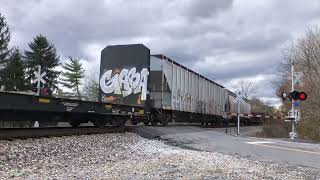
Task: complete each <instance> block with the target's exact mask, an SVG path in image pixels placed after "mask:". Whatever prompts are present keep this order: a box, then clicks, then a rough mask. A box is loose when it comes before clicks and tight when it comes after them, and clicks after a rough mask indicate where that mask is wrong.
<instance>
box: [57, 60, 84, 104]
mask: <svg viewBox="0 0 320 180" xmlns="http://www.w3.org/2000/svg"><path fill="white" fill-rule="evenodd" d="M69 60H70V62H69V63H65V65H63V66H62V67H63V69H64V72H62V76H63V78H61V84H62V85H63V86H64V87H66V88H69V89H72V90H74V91H76V93H77V94H76V95H77V96H78V97H79V99H81V95H80V90H79V86H80V85H81V79H82V78H83V77H84V72H85V71H84V69H83V68H82V64H81V63H80V60H79V59H77V58H72V57H69Z"/></svg>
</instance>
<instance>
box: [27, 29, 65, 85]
mask: <svg viewBox="0 0 320 180" xmlns="http://www.w3.org/2000/svg"><path fill="white" fill-rule="evenodd" d="M29 47H30V51H25V58H26V68H27V72H26V75H27V79H28V80H29V82H30V81H31V80H32V79H35V75H34V74H33V72H34V71H37V70H38V67H37V66H38V65H41V71H42V72H43V71H45V72H46V73H47V74H46V76H45V77H44V79H45V80H46V84H45V86H46V87H48V88H49V89H51V90H54V89H56V87H57V84H58V81H57V78H58V76H59V74H60V72H59V71H57V70H55V68H56V67H57V66H59V65H60V58H59V56H57V53H56V48H55V47H54V45H53V44H51V43H50V42H49V41H48V40H47V38H46V37H45V36H43V35H41V34H40V35H38V36H36V37H35V38H34V39H33V42H31V43H29Z"/></svg>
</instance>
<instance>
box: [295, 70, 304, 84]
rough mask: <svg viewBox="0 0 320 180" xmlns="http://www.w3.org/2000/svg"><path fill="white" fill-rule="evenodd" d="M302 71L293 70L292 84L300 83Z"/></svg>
mask: <svg viewBox="0 0 320 180" xmlns="http://www.w3.org/2000/svg"><path fill="white" fill-rule="evenodd" d="M302 75H303V73H302V72H293V84H297V83H301V79H302Z"/></svg>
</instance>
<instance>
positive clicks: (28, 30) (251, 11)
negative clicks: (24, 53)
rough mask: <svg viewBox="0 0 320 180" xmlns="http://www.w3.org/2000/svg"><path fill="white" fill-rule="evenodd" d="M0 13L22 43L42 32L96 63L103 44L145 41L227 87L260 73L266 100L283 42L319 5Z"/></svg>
mask: <svg viewBox="0 0 320 180" xmlns="http://www.w3.org/2000/svg"><path fill="white" fill-rule="evenodd" d="M0 12H1V13H3V14H4V15H6V17H7V20H8V24H9V25H10V28H11V30H12V36H13V37H12V42H11V45H18V46H20V47H21V48H22V49H27V48H28V45H27V44H28V43H29V42H30V41H31V40H32V38H33V37H34V36H36V35H38V34H40V33H41V34H43V35H45V36H47V37H48V39H49V40H50V41H51V42H52V43H54V44H55V46H56V48H57V50H58V53H59V54H60V55H61V57H67V56H75V57H79V58H82V59H84V60H86V61H88V63H86V64H87V66H90V68H92V67H93V68H94V67H96V66H97V64H98V62H99V60H98V58H99V56H100V55H99V51H100V50H101V49H102V48H104V46H106V45H109V44H126V43H143V44H145V45H146V46H148V47H149V48H150V49H151V51H152V53H163V54H166V55H167V56H169V57H171V58H173V59H174V60H176V61H178V62H179V63H182V64H183V65H185V66H187V67H190V68H191V69H193V70H196V71H198V72H199V73H201V74H204V75H205V76H208V77H210V78H212V79H214V80H216V81H218V82H221V83H222V84H223V85H225V86H227V87H228V88H235V87H236V83H237V81H239V80H241V79H256V77H259V78H260V80H259V81H257V87H258V89H259V91H258V92H257V96H261V97H264V98H274V97H275V95H274V93H272V92H274V91H270V89H273V87H271V84H272V83H271V79H270V77H271V76H272V75H273V74H275V73H276V71H277V66H278V65H279V64H280V62H281V53H280V52H281V48H283V46H284V45H286V44H287V43H290V42H291V41H292V40H294V39H295V38H297V37H299V36H301V35H302V34H303V32H304V31H305V30H306V29H307V28H308V27H312V26H313V25H316V24H319V23H320V18H319V17H320V3H319V2H316V1H299V0H290V1H289V0H286V1H277V0H273V1H272V0H270V1H253V0H252V1H242V0H241V1H240V0H234V1H232V0H224V1H220V0H203V1H197V0H183V1H180V0H171V1H169V0H168V1H157V0H150V1H142V0H141V1H140V0H136V1H124V0H105V1H103V0H98V1H95V2H94V3H93V2H90V1H87V0H68V1H65V0H56V1H45V0H29V1H23V2H21V1H19V0H2V1H1V2H0ZM62 59H64V58H62ZM261 78H262V79H265V81H263V80H261ZM266 81H268V82H267V85H266ZM268 83H269V84H268ZM266 87H270V88H266ZM270 92H271V93H270Z"/></svg>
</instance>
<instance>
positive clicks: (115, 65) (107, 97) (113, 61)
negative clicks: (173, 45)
mask: <svg viewBox="0 0 320 180" xmlns="http://www.w3.org/2000/svg"><path fill="white" fill-rule="evenodd" d="M100 75H101V76H100V93H99V101H100V102H107V103H114V104H125V105H134V106H141V107H145V110H146V113H147V114H148V115H149V118H148V119H143V120H142V121H143V122H144V124H145V125H148V124H149V123H151V124H152V125H156V124H158V123H161V124H162V125H166V124H168V122H172V121H174V122H193V123H194V122H196V123H201V124H212V125H214V124H217V125H218V124H221V122H222V121H223V117H224V116H225V115H226V113H227V112H229V114H230V113H232V112H237V103H236V100H235V94H234V93H232V92H231V91H229V90H228V89H226V88H225V87H223V86H222V85H220V84H218V83H216V82H214V81H212V80H210V79H208V78H206V77H204V76H202V75H200V74H198V73H196V72H194V71H192V70H190V69H188V68H187V67H185V66H183V65H181V64H179V63H177V62H176V61H173V60H172V59H170V58H169V57H167V56H165V55H162V54H159V55H150V50H149V49H148V48H147V47H145V46H144V45H142V44H134V45H116V46H107V47H106V48H105V49H103V50H102V53H101V65H100ZM250 112H251V106H250V104H249V103H248V101H247V100H246V101H245V102H243V103H241V106H240V113H242V114H249V113H250ZM225 118H228V117H226V116H225ZM229 118H230V117H229ZM243 118H244V117H243ZM231 120H234V118H231ZM248 120H249V118H246V120H245V122H248ZM132 122H133V124H137V123H138V122H141V119H137V118H133V119H132Z"/></svg>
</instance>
